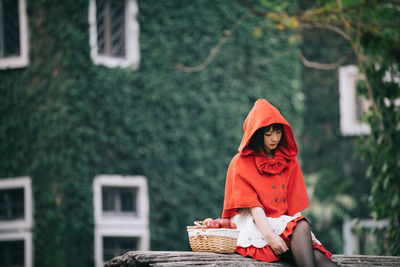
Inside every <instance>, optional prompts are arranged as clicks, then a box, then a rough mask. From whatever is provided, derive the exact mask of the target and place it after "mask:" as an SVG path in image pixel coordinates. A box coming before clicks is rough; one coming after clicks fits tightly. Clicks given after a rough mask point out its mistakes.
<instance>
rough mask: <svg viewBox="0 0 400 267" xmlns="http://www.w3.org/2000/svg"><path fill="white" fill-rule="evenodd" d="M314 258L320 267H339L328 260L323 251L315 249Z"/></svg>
mask: <svg viewBox="0 0 400 267" xmlns="http://www.w3.org/2000/svg"><path fill="white" fill-rule="evenodd" d="M314 258H315V261H316V262H317V266H318V267H329V266H331V267H337V266H339V265H337V264H336V263H334V262H333V261H331V260H330V259H329V258H327V257H326V256H325V255H324V254H323V253H322V252H321V251H319V250H318V249H314Z"/></svg>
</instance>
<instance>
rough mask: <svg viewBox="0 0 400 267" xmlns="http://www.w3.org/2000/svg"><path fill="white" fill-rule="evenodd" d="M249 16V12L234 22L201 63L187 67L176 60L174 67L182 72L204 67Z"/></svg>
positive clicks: (197, 70) (200, 69) (198, 69)
mask: <svg viewBox="0 0 400 267" xmlns="http://www.w3.org/2000/svg"><path fill="white" fill-rule="evenodd" d="M249 17H250V13H247V14H244V15H243V16H241V17H240V18H239V19H238V20H237V21H236V22H235V24H233V26H232V27H231V28H230V29H229V30H228V31H225V36H223V37H222V38H221V39H220V40H219V41H218V43H217V45H216V46H215V47H214V48H212V49H211V50H210V53H209V54H208V57H207V58H206V60H204V62H203V63H201V64H199V65H197V66H194V67H188V66H185V65H183V64H181V63H179V62H178V63H176V67H177V68H178V69H180V70H182V71H184V72H199V71H202V70H203V69H205V68H206V67H207V66H208V65H209V64H210V63H211V62H212V61H213V60H214V58H215V56H216V54H217V53H218V51H219V50H220V49H221V47H222V46H223V45H224V44H225V43H226V42H227V41H228V39H229V37H230V36H231V35H232V34H233V33H234V32H235V31H236V29H237V28H238V27H239V26H240V24H242V23H243V21H245V20H246V19H247V18H249Z"/></svg>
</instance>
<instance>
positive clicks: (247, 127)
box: [222, 99, 309, 218]
mask: <svg viewBox="0 0 400 267" xmlns="http://www.w3.org/2000/svg"><path fill="white" fill-rule="evenodd" d="M273 123H281V124H283V132H284V134H283V137H282V138H283V139H282V141H281V143H280V145H279V147H278V148H277V150H276V151H275V154H274V157H273V158H268V157H267V156H266V155H265V154H264V153H256V152H255V151H253V150H251V149H250V148H249V147H248V144H249V141H250V139H251V137H252V136H253V134H254V133H255V132H256V131H257V129H259V128H261V127H265V126H268V125H270V124H273ZM243 131H244V135H243V138H242V141H241V143H240V146H239V149H238V151H239V153H238V154H237V155H236V156H235V157H234V158H233V159H232V161H231V163H230V165H229V169H228V173H227V178H226V184H225V200H224V210H223V213H222V217H223V218H230V217H232V216H234V215H235V214H237V212H238V209H239V208H250V207H261V208H263V209H264V211H265V213H266V215H267V216H268V217H280V216H282V215H285V214H286V215H290V216H291V215H294V214H295V213H297V212H299V211H302V210H304V209H306V208H307V207H308V206H309V201H308V196H307V191H306V187H305V184H304V180H303V175H302V173H301V169H300V166H299V163H298V161H297V157H296V156H297V152H298V150H297V145H296V141H295V140H294V135H293V131H292V128H291V127H290V125H289V123H288V122H287V121H286V120H285V119H284V118H283V116H282V115H281V114H280V112H279V111H278V110H277V109H276V108H275V107H274V106H272V105H271V104H270V103H268V102H267V101H266V100H264V99H259V100H257V102H256V103H255V104H254V107H253V108H252V110H251V111H250V113H249V115H248V116H247V118H246V120H245V122H244V125H243Z"/></svg>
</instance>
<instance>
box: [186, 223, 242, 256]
mask: <svg viewBox="0 0 400 267" xmlns="http://www.w3.org/2000/svg"><path fill="white" fill-rule="evenodd" d="M187 231H188V235H189V243H190V247H191V248H192V250H193V251H202V252H217V253H234V252H235V249H236V242H237V237H238V235H239V230H237V229H226V228H217V229H211V228H209V229H204V228H203V229H190V228H188V229H187Z"/></svg>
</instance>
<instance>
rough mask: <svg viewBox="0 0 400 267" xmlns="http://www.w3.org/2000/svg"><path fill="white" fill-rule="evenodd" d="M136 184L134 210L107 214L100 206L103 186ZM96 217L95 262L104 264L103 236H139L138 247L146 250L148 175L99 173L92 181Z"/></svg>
mask: <svg viewBox="0 0 400 267" xmlns="http://www.w3.org/2000/svg"><path fill="white" fill-rule="evenodd" d="M107 186H109V187H127V188H130V187H136V188H137V189H138V190H137V195H136V197H137V201H136V205H137V214H136V215H132V216H128V215H125V214H123V215H121V216H118V215H117V214H116V215H115V216H107V215H105V214H104V213H103V209H102V203H103V199H102V188H103V187H107ZM93 194H94V196H93V202H94V203H93V204H94V218H95V262H96V266H99V267H100V266H103V265H104V262H103V237H138V238H139V244H138V249H139V250H149V248H150V231H149V219H148V218H149V201H148V189H147V179H146V177H144V176H121V175H99V176H96V177H95V178H94V181H93Z"/></svg>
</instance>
